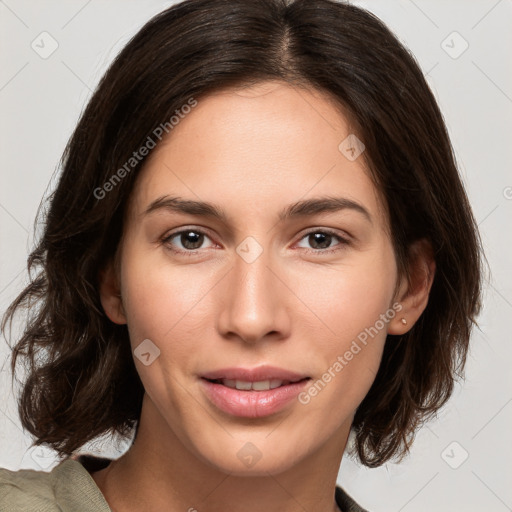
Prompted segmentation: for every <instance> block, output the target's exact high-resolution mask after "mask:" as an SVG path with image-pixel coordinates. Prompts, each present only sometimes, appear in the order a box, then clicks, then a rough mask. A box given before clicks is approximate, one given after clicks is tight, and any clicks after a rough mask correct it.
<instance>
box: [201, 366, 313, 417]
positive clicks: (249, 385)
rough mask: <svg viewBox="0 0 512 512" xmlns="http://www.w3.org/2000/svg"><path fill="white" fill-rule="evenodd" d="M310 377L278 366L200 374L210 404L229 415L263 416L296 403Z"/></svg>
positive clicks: (229, 369) (228, 369)
mask: <svg viewBox="0 0 512 512" xmlns="http://www.w3.org/2000/svg"><path fill="white" fill-rule="evenodd" d="M310 380H311V377H309V376H305V375H301V374H299V373H295V372H291V371H288V370H284V369H281V368H275V367H268V366H267V367H259V368H255V369H252V370H249V369H243V368H227V369H224V370H217V371H213V372H209V373H207V374H204V375H202V376H201V378H200V381H201V383H202V386H201V388H202V390H203V392H204V394H205V397H206V398H207V399H208V400H209V401H210V403H211V405H212V406H214V407H215V408H216V409H217V410H219V411H222V412H224V413H227V414H228V415H230V416H237V417H244V418H261V417H265V416H271V415H273V414H276V413H278V412H280V411H282V410H283V409H285V408H287V407H293V403H294V401H296V399H297V396H298V395H299V394H300V393H301V392H302V391H303V390H304V388H305V386H306V385H307V382H308V381H310Z"/></svg>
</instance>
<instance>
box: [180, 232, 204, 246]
mask: <svg viewBox="0 0 512 512" xmlns="http://www.w3.org/2000/svg"><path fill="white" fill-rule="evenodd" d="M202 237H203V235H202V234H201V233H196V232H195V231H188V232H186V233H183V234H182V235H181V243H182V244H183V247H185V248H186V249H197V248H198V247H200V246H201V243H202V241H203V240H202ZM190 238H192V239H194V240H193V241H192V242H190V240H189V239H190ZM190 245H192V247H191V246H190Z"/></svg>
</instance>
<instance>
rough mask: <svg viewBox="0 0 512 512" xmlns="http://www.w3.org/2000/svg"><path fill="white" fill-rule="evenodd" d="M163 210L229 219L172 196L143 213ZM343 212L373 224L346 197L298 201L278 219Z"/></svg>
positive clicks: (214, 207)
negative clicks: (354, 214) (357, 215)
mask: <svg viewBox="0 0 512 512" xmlns="http://www.w3.org/2000/svg"><path fill="white" fill-rule="evenodd" d="M162 209H163V210H168V211H172V212H177V213H184V214H189V215H197V216H201V217H210V218H214V219H218V220H220V221H222V222H224V223H227V219H228V216H227V215H226V212H225V211H224V210H223V209H222V208H221V207H219V206H217V205H214V204H212V203H207V202H204V201H195V200H191V199H181V198H180V197H170V196H162V197H159V198H158V199H156V200H155V201H153V202H152V203H151V204H150V205H149V206H148V207H147V208H146V210H145V211H144V212H143V215H144V216H145V215H148V214H150V213H152V212H155V211H159V210H162ZM342 210H352V211H355V212H358V213H360V214H362V215H363V216H364V217H365V218H366V220H367V221H368V222H370V224H373V221H372V216H371V215H370V212H369V211H368V210H367V209H366V208H365V207H364V206H363V205H361V204H359V203H357V202H356V201H353V200H352V199H348V198H346V197H319V198H313V199H305V200H302V201H298V202H296V203H293V204H290V205H288V206H287V207H286V208H284V209H283V210H282V211H281V212H280V213H279V215H278V218H279V221H285V220H288V219H292V218H296V217H307V216H312V215H318V214H320V213H329V212H336V211H342Z"/></svg>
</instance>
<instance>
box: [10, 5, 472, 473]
mask: <svg viewBox="0 0 512 512" xmlns="http://www.w3.org/2000/svg"><path fill="white" fill-rule="evenodd" d="M269 79H270V80H283V81H286V82H288V83H289V84H293V85H294V86H304V87H313V88H316V89H318V90H321V91H323V92H326V93H328V95H329V96H330V97H331V98H332V99H333V100H334V104H336V105H339V106H340V109H343V112H345V113H346V114H347V115H348V116H349V117H350V119H351V122H353V123H354V125H355V126H356V127H357V128H358V131H357V133H358V138H360V139H361V140H362V141H363V143H364V145H365V147H366V150H365V161H366V163H367V167H368V171H369V174H370V176H371V178H372V180H373V182H374V183H375V185H376V187H377V189H378V191H379V192H380V195H381V198H382V200H383V204H385V205H386V208H387V214H388V215H389V221H390V226H391V232H390V236H391V239H392V243H393V247H394V251H395V256H396V261H397V265H398V272H399V276H409V273H408V271H409V269H410V265H411V262H412V257H413V255H412V254H411V253H410V251H409V248H410V247H411V244H412V243H413V242H414V241H416V240H419V239H422V238H424V239H427V240H428V241H429V242H430V244H431V246H432V248H433V254H434V257H435V262H436V272H435V278H434V281H433V284H432V288H431V291H430V298H429V301H428V305H427V307H426V309H425V310H424V312H423V314H422V315H421V317H420V318H419V320H418V321H417V323H416V324H415V325H414V326H413V327H412V328H411V329H410V331H409V332H407V333H406V334H404V335H403V336H396V335H395V336H392V335H389V336H388V339H387V340H386V344H385V348H384V353H383V359H382V363H381V366H380V369H379V371H378V374H377V376H376V379H375V382H374V383H373V386H372V387H371V389H370V391H369V392H368V394H367V396H366V397H365V399H364V400H363V402H362V403H361V404H360V406H359V407H358V409H357V411H356V414H355V417H354V422H353V432H354V434H355V441H356V443H355V446H356V450H357V454H358V456H359V458H360V460H361V461H362V463H363V464H365V465H367V466H378V465H381V464H383V463H384V462H386V461H387V460H388V459H390V458H391V457H399V458H401V457H403V456H404V455H405V454H406V452H407V451H408V448H409V446H410V444H411V442H412V439H413V437H414V433H415V431H416V429H417V428H418V427H419V425H420V424H421V423H422V422H423V421H425V420H426V419H427V418H428V417H431V416H432V415H433V414H434V413H436V411H437V410H438V409H439V408H440V407H441V406H442V405H443V404H445V402H446V401H447V400H448V398H449V397H450V395H451V393H452V391H453V387H454V382H455V380H456V379H457V377H459V376H462V372H463V369H464V365H465V360H466V355H467V351H468V344H469V339H470V331H471V329H472V327H473V324H475V325H476V321H475V317H476V316H477V315H478V313H479V312H480V307H481V306H480V296H481V275H482V255H481V242H480V238H479V234H478V229H477V225H476V223H475V219H474V217H473V214H472V211H471V208H470V205H469V202H468V199H467V196H466V193H465V190H464V186H463V184H462V182H461V179H460V176H459V174H458V171H457V166H456V162H455V157H454V154H453V150H452V147H451V144H450V140H449V137H448V133H447V130H446V127H445V124H444V121H443V117H442V115H441V112H440V110H439V107H438V105H437V103H436V101H435V98H434V96H433V94H432V92H431V91H430V89H429V87H428V85H427V83H426V81H425V78H424V76H423V73H422V71H421V69H420V68H419V66H418V64H417V63H416V61H415V59H414V58H413V56H412V55H411V54H410V53H409V51H408V50H407V49H406V48H405V47H404V46H402V44H401V43H400V42H399V41H398V39H397V38H396V37H395V36H394V35H393V34H392V33H391V32H390V30H389V29H388V28H387V27H386V26H385V25H384V24H383V23H382V22H381V21H380V20H379V19H378V18H377V17H376V16H374V15H373V14H371V13H370V12H368V11H366V10H363V9H361V8H358V7H355V6H352V5H349V4H346V3H341V2H336V1H334V0H315V1H314V2H312V1H309V0H237V1H236V2H232V1H228V0H186V1H183V2H181V3H179V4H176V5H173V6H172V7H170V8H168V9H167V10H165V11H163V12H161V13H160V14H158V15H157V16H155V17H154V18H152V19H151V20H150V21H149V22H147V23H146V24H145V25H144V26H143V27H142V29H141V30H140V31H139V32H138V33H137V34H136V35H135V36H134V37H133V38H132V39H131V40H130V41H129V43H128V44H127V45H126V47H125V48H124V49H123V50H122V51H121V52H120V54H119V55H118V56H117V57H116V58H115V60H114V61H113V62H112V64H111V65H110V67H109V69H108V70H107V72H106V73H105V75H104V76H103V78H102V79H101V81H100V83H99V85H98V87H97V88H96V90H95V92H94V94H93V95H92V97H91V99H90V101H89V102H88V104H87V106H86V108H85V110H84V112H83V113H82V115H81V118H80V120H79V122H78V124H77V126H76V129H75V131H74V133H73V134H72V136H71V138H70V140H69V142H68V144H67V146H66V149H65V151H64V154H63V156H62V160H61V165H62V172H61V175H60V179H59V182H58V184H57V186H56V189H55V190H54V192H53V193H52V194H51V196H50V197H49V204H48V208H47V212H46V214H45V219H44V220H45V224H44V233H43V234H42V236H41V237H40V239H39V240H38V242H37V246H36V248H35V249H34V250H33V252H31V254H30V255H29V258H28V269H29V274H30V282H29V284H28V286H27V287H26V288H25V289H24V290H23V291H22V292H21V293H20V295H19V296H18V297H17V298H16V299H15V300H14V302H13V303H12V304H11V305H10V307H9V308H8V310H7V312H6V314H5V316H4V319H3V322H2V328H3V329H5V327H6V324H7V322H8V321H9V325H11V324H12V320H13V317H14V315H15V313H16V312H17V311H23V312H25V313H26V314H27V315H28V317H27V320H26V322H25V323H24V329H23V333H22V336H21V338H20V339H19V340H18V341H17V342H16V344H15V345H14V346H13V347H12V357H11V368H12V372H13V376H14V374H15V371H16V367H17V364H16V362H17V360H18V359H20V358H21V360H23V361H24V363H25V367H26V370H27V376H26V379H25V382H24V386H23V389H22V393H21V395H20V398H19V413H20V417H21V421H22V424H23V426H24V428H25V429H27V430H28V431H29V432H30V433H32V434H33V435H34V436H35V437H36V441H35V444H43V443H46V444H48V445H50V446H51V447H52V448H54V449H55V450H57V452H58V453H59V455H70V454H72V453H73V452H75V451H76V450H77V449H78V448H80V447H81V446H83V445H84V444H85V443H86V442H88V441H89V440H92V439H93V438H95V437H97V436H99V435H101V434H104V433H106V432H110V433H112V434H114V433H117V434H119V435H121V436H128V435H129V434H130V433H131V432H132V429H133V428H134V427H135V426H136V425H137V420H138V419H139V417H140V412H141V404H142V397H143V393H144V389H143V386H142V383H141V381H140V379H139V377H138V374H137V371H136V369H135V365H134V361H133V356H132V354H131V350H130V343H129V338H128V331H127V327H126V325H116V324H114V323H112V322H111V321H109V319H108V318H107V316H106V315H105V313H104V311H103V309H102V306H101V303H100V298H99V292H98V279H99V272H100V270H101V269H102V268H104V266H105V265H106V264H107V263H108V262H109V261H111V260H112V259H113V258H115V255H116V251H117V249H118V247H119V241H120V236H121V232H122V228H123V218H124V213H125V209H126V205H127V201H128V199H129V197H130V193H131V191H132V189H133V186H134V183H135V180H136V177H137V175H138V173H139V172H140V169H141V168H142V167H143V165H144V162H145V160H146V158H145V157H140V155H139V156H138V158H137V159H136V161H135V160H133V154H134V152H135V151H137V150H138V149H139V148H141V147H142V146H144V145H145V144H147V141H148V140H149V139H148V137H151V138H152V139H153V140H155V137H156V134H155V131H157V129H158V127H160V131H162V130H163V129H165V130H166V132H167V131H169V130H170V125H171V124H172V123H171V122H170V119H171V118H172V117H173V116H179V113H180V112H182V110H181V109H182V108H183V106H184V105H187V104H188V105H190V104H191V103H190V102H191V100H192V101H194V100H195V101H200V100H201V98H202V97H205V96H206V95H208V94H209V93H212V92H214V91H218V90H221V89H224V88H227V87H237V86H242V85H251V84H256V83H258V82H260V81H264V80H269ZM156 133H159V132H158V131H157V132H156ZM162 133H163V132H162ZM130 159H132V160H130ZM127 162H130V165H129V166H127V165H126V164H127ZM122 169H124V171H122Z"/></svg>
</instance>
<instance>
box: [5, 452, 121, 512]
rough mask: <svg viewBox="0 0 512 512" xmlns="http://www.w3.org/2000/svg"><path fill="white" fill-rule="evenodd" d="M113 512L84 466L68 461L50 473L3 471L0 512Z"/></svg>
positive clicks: (22, 470)
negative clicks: (76, 511) (75, 511)
mask: <svg viewBox="0 0 512 512" xmlns="http://www.w3.org/2000/svg"><path fill="white" fill-rule="evenodd" d="M74 510H80V511H81V512H111V511H110V508H109V507H108V504H107V502H106V501H105V499H104V497H103V495H102V494H101V491H100V490H99V488H98V487H97V486H96V483H95V482H94V480H93V479H92V477H91V475H90V474H89V473H88V472H87V470H86V469H85V468H84V466H83V465H82V464H81V463H80V462H78V461H77V460H74V459H71V458H69V459H65V460H63V461H62V462H60V463H59V464H58V465H57V466H55V467H54V468H53V469H52V470H51V471H36V470H33V469H20V470H18V471H11V470H8V469H5V468H0V512H67V511H74Z"/></svg>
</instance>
